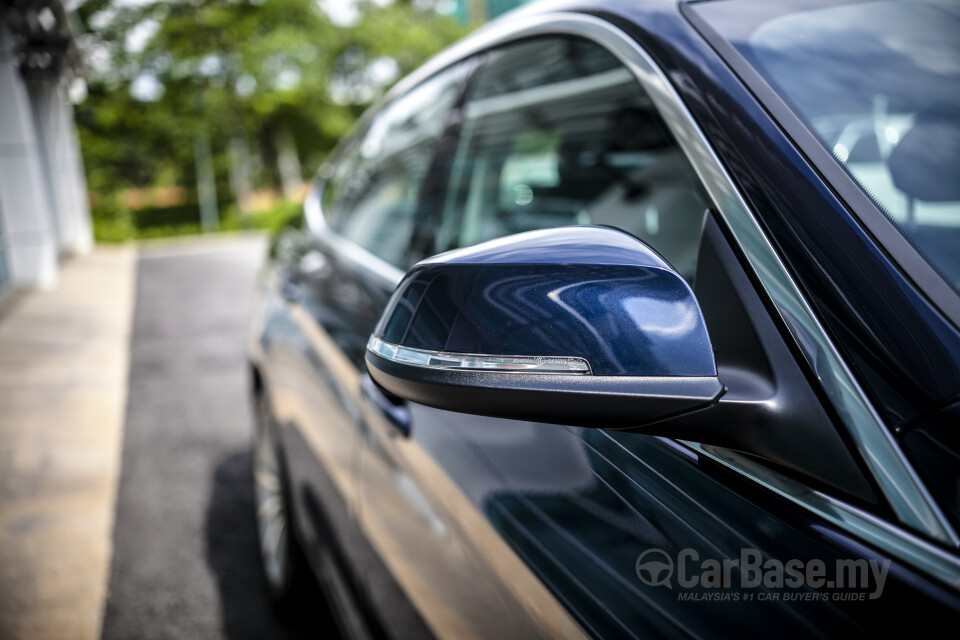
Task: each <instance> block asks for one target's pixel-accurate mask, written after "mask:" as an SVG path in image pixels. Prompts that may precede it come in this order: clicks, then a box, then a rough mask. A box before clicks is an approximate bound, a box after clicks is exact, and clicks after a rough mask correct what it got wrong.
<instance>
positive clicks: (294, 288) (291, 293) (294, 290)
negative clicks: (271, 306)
mask: <svg viewBox="0 0 960 640" xmlns="http://www.w3.org/2000/svg"><path fill="white" fill-rule="evenodd" d="M280 278H281V279H280V295H281V296H282V297H283V299H284V300H286V301H287V302H297V301H298V300H299V299H300V283H299V282H298V278H297V277H296V276H292V275H288V274H284V275H282V276H280Z"/></svg>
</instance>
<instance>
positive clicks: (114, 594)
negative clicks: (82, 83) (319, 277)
mask: <svg viewBox="0 0 960 640" xmlns="http://www.w3.org/2000/svg"><path fill="white" fill-rule="evenodd" d="M262 255H263V243H262V242H261V241H259V240H250V239H244V240H231V241H223V240H220V241H216V242H208V243H204V244H200V245H198V244H184V245H168V246H165V247H163V248H154V249H149V248H148V249H144V250H143V251H142V252H141V254H140V258H139V264H138V272H137V300H136V307H135V312H134V313H135V315H134V323H133V336H132V343H131V361H130V385H129V396H128V405H127V418H126V427H125V430H124V444H123V458H122V475H121V479H120V486H119V490H118V495H117V512H116V525H115V530H114V539H113V543H114V547H113V562H112V566H111V572H110V581H109V596H108V600H107V604H106V613H105V618H104V622H103V637H104V638H107V639H117V638H124V639H125V638H137V639H148V638H217V637H225V638H231V639H233V638H305V637H330V636H332V635H334V632H333V625H332V623H331V622H330V618H329V612H328V610H327V608H326V605H325V603H324V602H323V599H322V597H321V596H320V594H319V593H318V592H314V593H313V594H311V595H310V596H309V597H308V598H307V600H306V601H305V603H304V605H303V606H302V607H300V610H299V611H294V612H293V615H291V616H289V617H287V618H284V619H283V620H280V619H278V618H277V617H276V616H275V615H274V614H273V612H272V610H271V608H270V606H269V604H268V601H267V595H266V587H265V584H264V582H263V577H262V575H261V573H260V570H259V567H258V564H257V561H258V557H257V553H258V552H257V547H256V532H255V529H254V520H253V506H252V505H253V496H252V489H251V479H250V456H249V453H248V443H249V440H250V429H251V423H250V420H251V418H250V413H249V407H248V404H247V400H246V372H245V369H244V365H245V361H244V355H243V344H244V338H245V332H246V323H247V318H248V311H249V308H250V303H251V293H252V289H253V284H254V279H255V275H256V271H257V268H258V266H259V263H260V260H261V257H262Z"/></svg>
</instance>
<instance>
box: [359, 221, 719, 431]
mask: <svg viewBox="0 0 960 640" xmlns="http://www.w3.org/2000/svg"><path fill="white" fill-rule="evenodd" d="M366 362H367V367H368V369H369V372H370V375H371V377H372V378H373V380H374V381H375V382H376V383H377V384H378V385H380V386H381V387H382V388H384V389H385V390H386V391H388V392H389V393H392V394H394V395H396V396H399V397H401V398H404V399H406V400H410V401H412V402H416V403H420V404H424V405H427V406H431V407H436V408H439V409H445V410H449V411H458V412H463V413H473V414H479V415H486V416H494V417H501V418H512V419H517V420H531V421H536V422H549V423H558V424H570V425H578V426H589V427H604V428H633V427H637V426H642V425H645V424H650V423H652V422H656V421H660V420H663V419H665V418H668V417H673V416H678V415H682V414H686V413H689V412H692V411H697V410H699V409H702V408H705V407H708V406H710V405H713V404H715V403H716V402H717V401H718V400H719V398H720V396H721V395H722V394H723V390H724V388H723V385H722V384H721V383H720V381H719V380H718V378H717V368H716V364H715V362H714V355H713V350H712V348H711V344H710V338H709V336H708V334H707V327H706V324H705V322H704V319H703V315H702V314H701V312H700V307H699V305H698V304H697V300H696V298H695V297H694V294H693V291H692V290H691V289H690V286H689V285H688V284H687V283H686V281H684V279H683V278H682V277H681V276H680V275H679V274H678V273H677V272H676V270H674V269H673V268H672V267H671V266H670V265H669V264H668V263H667V262H666V261H665V260H664V259H663V258H662V257H660V255H659V254H657V253H656V252H655V251H654V250H652V249H651V248H650V247H648V246H647V245H646V244H644V243H643V242H641V241H640V240H638V239H637V238H635V237H633V236H631V235H629V234H627V233H624V232H622V231H618V230H616V229H612V228H608V227H584V226H578V227H563V228H559V229H548V230H542V231H532V232H527V233H521V234H517V235H514V236H509V237H506V238H500V239H497V240H492V241H490V242H485V243H482V244H479V245H476V246H473V247H468V248H465V249H458V250H455V251H450V252H447V253H444V254H441V255H438V256H435V257H433V258H429V259H427V260H424V261H422V262H420V263H418V264H416V265H415V266H414V267H413V268H411V269H410V271H409V272H408V273H407V274H406V276H405V277H404V278H403V280H402V281H401V282H400V284H399V285H398V287H397V289H396V290H395V291H394V293H393V295H392V296H391V298H390V301H389V302H388V304H387V307H386V309H385V310H384V312H383V315H382V317H381V319H380V322H379V323H378V325H377V327H376V329H375V330H374V332H373V334H372V335H371V337H370V340H369V343H368V345H367V354H366Z"/></svg>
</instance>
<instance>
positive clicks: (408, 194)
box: [328, 67, 463, 267]
mask: <svg viewBox="0 0 960 640" xmlns="http://www.w3.org/2000/svg"><path fill="white" fill-rule="evenodd" d="M462 79H463V70H462V69H461V68H459V67H454V68H451V69H448V70H447V71H444V72H442V73H440V74H439V75H437V76H434V77H433V78H431V79H430V80H427V81H426V82H424V83H423V84H421V85H420V86H418V87H416V88H415V89H413V90H412V91H410V92H408V93H406V94H404V95H403V96H401V97H400V98H398V99H396V100H395V101H393V102H392V103H390V104H389V105H387V106H386V107H385V108H384V109H382V110H381V111H379V112H378V113H377V114H376V115H375V116H374V117H373V119H372V120H371V121H370V123H369V125H368V126H367V128H366V130H365V132H364V133H363V134H362V136H360V137H358V139H357V142H356V143H355V145H354V147H352V148H347V149H346V150H345V153H344V154H343V156H342V158H341V160H340V161H339V162H338V165H337V167H336V169H335V170H334V177H333V179H332V180H331V185H328V191H331V193H330V196H329V197H330V205H329V206H331V207H332V210H333V212H332V215H333V216H334V217H333V220H334V222H333V224H334V226H335V227H336V228H337V229H338V231H339V232H340V234H341V235H343V236H344V237H346V238H348V239H350V240H352V241H354V242H356V243H357V244H359V245H360V246H362V247H364V248H365V249H367V250H368V251H370V252H371V253H373V254H375V255H377V256H379V257H380V258H382V259H384V260H386V261H387V262H390V263H391V264H394V265H396V266H399V267H405V266H407V265H406V262H407V261H408V249H409V244H410V241H411V238H412V236H413V233H414V229H415V225H416V224H417V218H418V216H419V215H420V212H419V211H418V203H419V199H420V189H421V186H422V184H423V181H424V178H425V176H426V175H427V171H428V170H429V168H430V163H431V161H432V159H433V155H434V152H435V148H436V145H437V141H438V140H439V139H440V137H441V136H442V135H443V131H444V128H445V125H446V121H447V116H448V114H449V112H450V109H451V108H452V107H453V105H454V103H455V102H456V100H457V96H458V95H459V92H460V87H461V82H462ZM331 187H332V189H331Z"/></svg>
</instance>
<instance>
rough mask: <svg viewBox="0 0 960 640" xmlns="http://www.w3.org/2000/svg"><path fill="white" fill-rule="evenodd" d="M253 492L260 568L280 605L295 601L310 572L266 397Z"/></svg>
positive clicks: (258, 425) (260, 408) (259, 409)
mask: <svg viewBox="0 0 960 640" xmlns="http://www.w3.org/2000/svg"><path fill="white" fill-rule="evenodd" d="M253 492H254V506H255V510H256V519H257V539H258V540H259V543H260V565H261V567H262V568H263V574H264V577H265V578H266V581H267V587H268V589H269V591H270V595H271V598H272V599H273V602H274V604H275V605H276V606H278V607H279V608H281V609H282V608H285V607H288V606H289V605H290V603H291V602H292V601H293V600H294V599H295V597H296V595H297V594H298V592H299V590H300V589H299V588H298V587H299V585H300V584H301V583H302V582H303V578H304V575H305V572H306V566H305V565H306V561H305V558H304V555H303V552H302V550H301V549H300V546H299V544H298V542H297V536H296V534H295V532H294V530H293V513H292V511H291V501H290V491H289V487H288V484H287V475H286V470H285V467H284V460H283V453H282V451H281V449H280V445H279V441H278V439H277V432H276V429H275V428H274V425H273V417H272V413H271V411H270V407H269V403H268V402H267V399H266V398H265V397H264V395H263V394H262V393H261V394H258V396H257V398H256V420H255V427H254V434H253Z"/></svg>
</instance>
